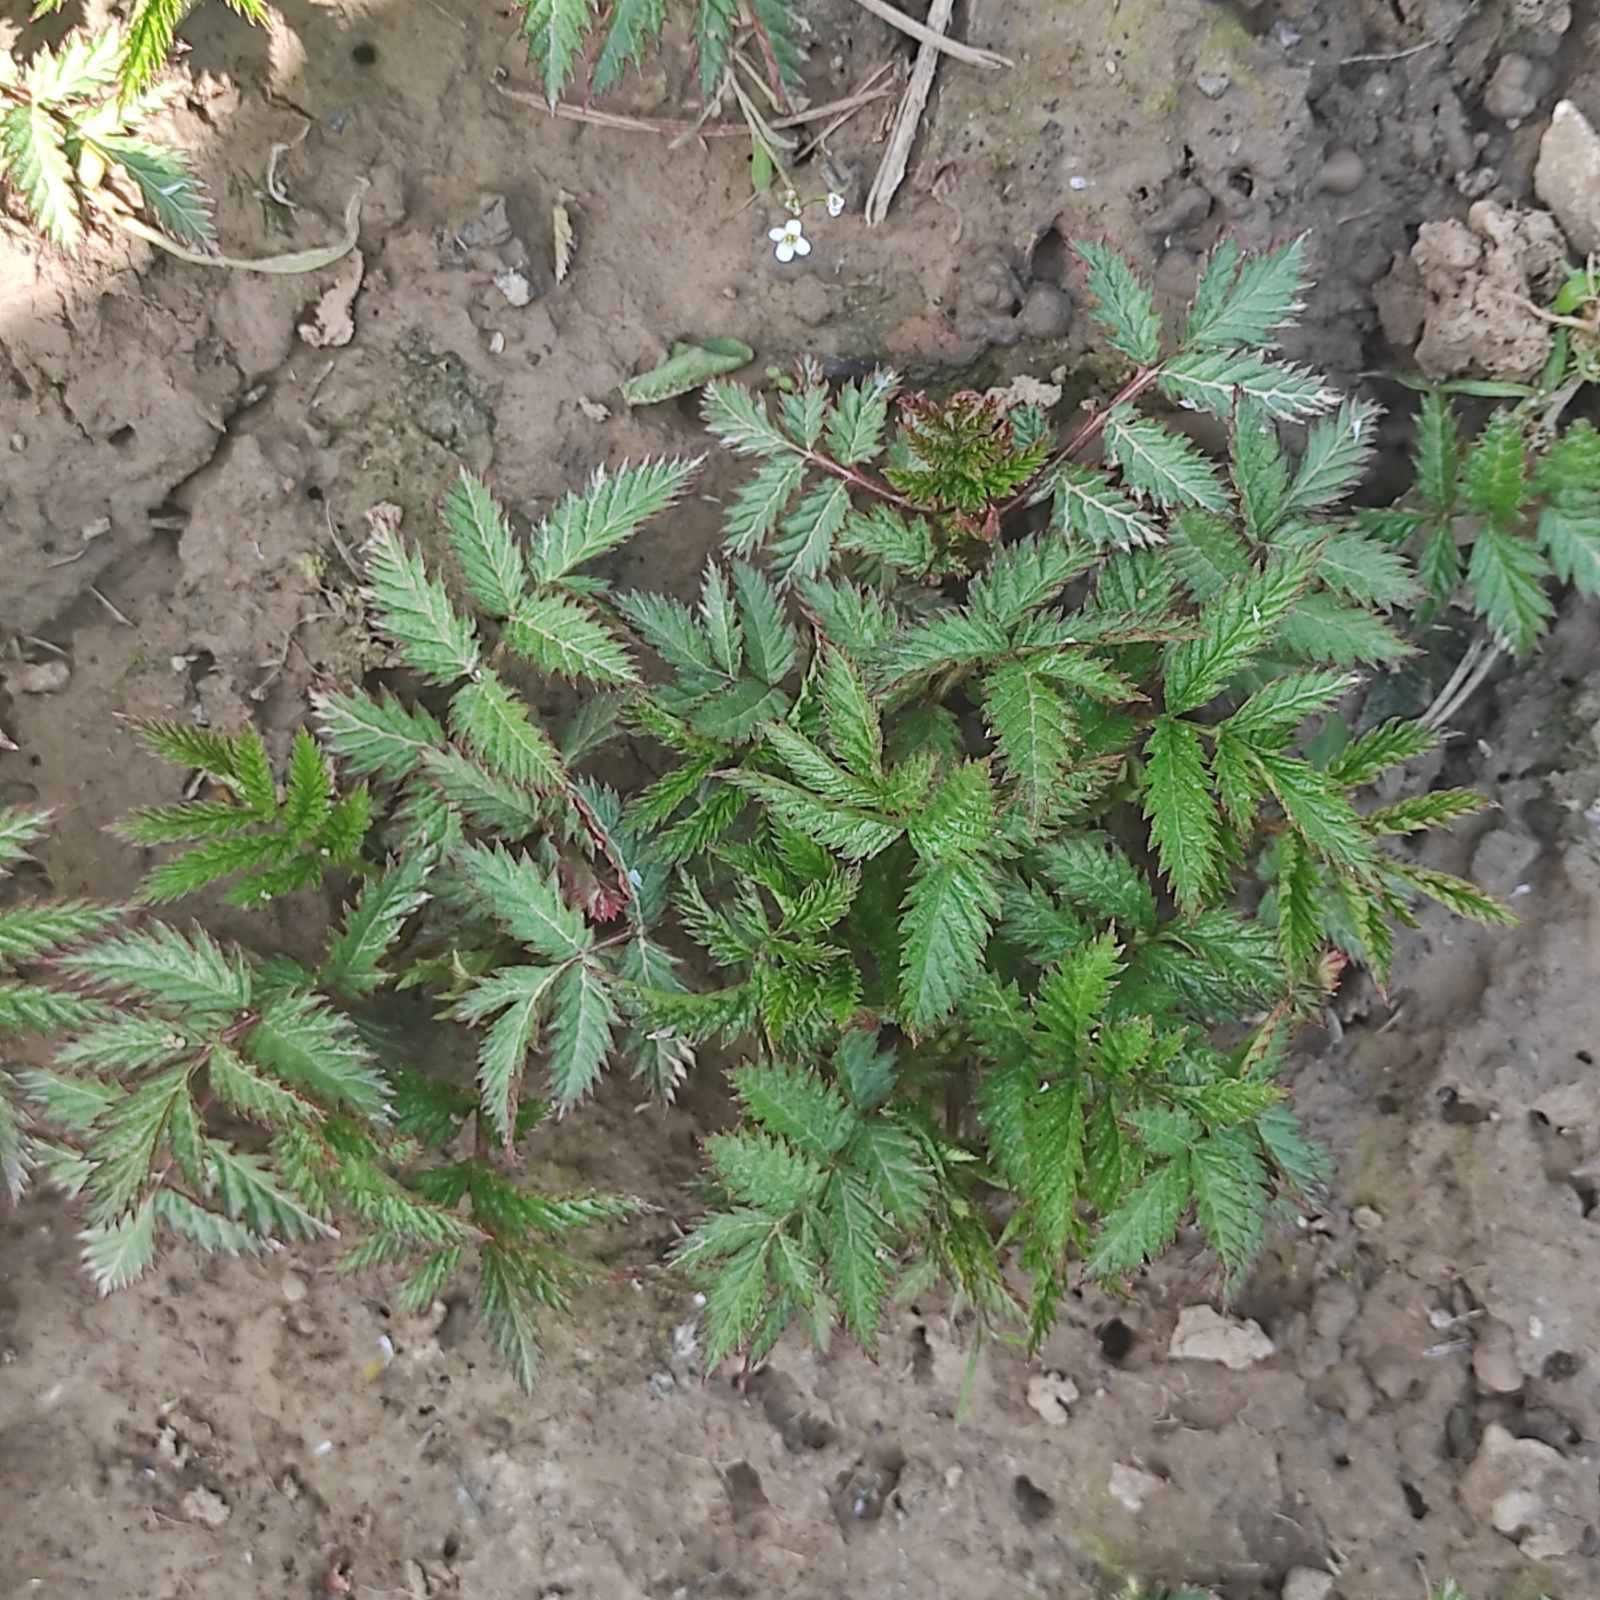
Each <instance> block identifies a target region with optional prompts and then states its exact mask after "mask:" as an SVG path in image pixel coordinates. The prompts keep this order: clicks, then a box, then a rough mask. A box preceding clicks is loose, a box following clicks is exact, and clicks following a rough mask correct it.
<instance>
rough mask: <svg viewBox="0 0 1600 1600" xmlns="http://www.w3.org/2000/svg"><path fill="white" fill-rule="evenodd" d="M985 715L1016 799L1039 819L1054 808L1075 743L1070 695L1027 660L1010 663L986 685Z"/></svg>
mask: <svg viewBox="0 0 1600 1600" xmlns="http://www.w3.org/2000/svg"><path fill="white" fill-rule="evenodd" d="M983 701H984V714H985V717H986V719H987V721H988V723H989V729H990V732H991V733H992V734H993V735H994V740H995V743H996V745H997V746H998V747H999V750H1000V755H1001V759H1002V760H1003V761H1004V762H1005V766H1006V771H1007V772H1008V773H1009V775H1010V777H1011V780H1012V782H1013V783H1014V784H1015V785H1016V786H1017V798H1018V800H1019V801H1020V802H1021V804H1022V807H1023V809H1024V811H1025V812H1026V814H1027V816H1028V817H1029V819H1030V821H1032V822H1033V823H1034V824H1036V825H1037V823H1038V822H1039V821H1040V820H1041V819H1042V818H1043V817H1045V816H1046V815H1047V814H1048V813H1049V812H1050V811H1051V809H1052V808H1053V806H1054V804H1055V802H1056V800H1057V798H1058V797H1059V793H1060V782H1061V778H1062V775H1063V774H1064V773H1065V771H1066V768H1067V762H1068V760H1069V759H1070V757H1071V753H1072V747H1073V740H1072V734H1073V719H1072V712H1071V709H1070V707H1069V706H1068V704H1067V700H1066V697H1065V696H1064V695H1063V694H1062V693H1061V691H1060V690H1059V689H1058V688H1056V686H1055V685H1054V684H1053V683H1052V682H1051V681H1050V680H1049V679H1048V678H1047V677H1046V676H1045V675H1044V674H1043V673H1041V672H1039V671H1037V670H1036V669H1035V668H1034V667H1033V666H1032V665H1030V664H1029V663H1028V662H1026V661H1008V662H1006V663H1005V664H1004V665H1002V666H1000V667H998V668H996V669H995V671H993V672H991V673H990V674H989V675H988V676H987V677H986V678H985V679H984V683H983Z"/></svg>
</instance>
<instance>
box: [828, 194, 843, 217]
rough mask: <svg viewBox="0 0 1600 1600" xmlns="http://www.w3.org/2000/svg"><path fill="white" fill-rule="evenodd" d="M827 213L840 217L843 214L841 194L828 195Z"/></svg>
mask: <svg viewBox="0 0 1600 1600" xmlns="http://www.w3.org/2000/svg"><path fill="white" fill-rule="evenodd" d="M828 215H829V216H830V217H842V216H843V215H844V196H843V195H842V194H830V195H829V196H828Z"/></svg>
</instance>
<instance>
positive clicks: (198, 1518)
mask: <svg viewBox="0 0 1600 1600" xmlns="http://www.w3.org/2000/svg"><path fill="white" fill-rule="evenodd" d="M178 1509H179V1510H180V1511H181V1512H182V1513H183V1514H184V1516H186V1517H187V1518H188V1519H189V1521H190V1522H199V1523H203V1524H204V1525H205V1526H206V1527H208V1528H220V1527H221V1526H222V1525H223V1523H225V1522H226V1521H227V1520H228V1518H229V1517H231V1516H232V1515H233V1508H232V1507H231V1506H230V1505H229V1504H228V1502H227V1501H226V1500H224V1499H223V1498H222V1496H221V1495H220V1494H218V1493H217V1492H216V1491H215V1490H213V1489H204V1488H197V1489H190V1490H189V1491H188V1492H187V1493H186V1494H185V1495H184V1497H183V1498H182V1499H181V1500H180V1501H179V1502H178Z"/></svg>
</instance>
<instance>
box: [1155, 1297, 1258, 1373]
mask: <svg viewBox="0 0 1600 1600" xmlns="http://www.w3.org/2000/svg"><path fill="white" fill-rule="evenodd" d="M1167 1354H1168V1356H1170V1357H1171V1359H1172V1360H1174V1361H1216V1362H1219V1363H1220V1364H1221V1365H1222V1366H1225V1367H1226V1368H1227V1369H1228V1370H1229V1371H1230V1372H1243V1371H1245V1369H1246V1368H1248V1367H1253V1366H1254V1365H1255V1364H1256V1363H1257V1362H1260V1361H1267V1360H1270V1359H1271V1357H1272V1356H1274V1355H1276V1354H1277V1346H1276V1345H1275V1344H1273V1342H1272V1341H1271V1340H1270V1339H1269V1338H1268V1337H1267V1336H1266V1334H1265V1333H1263V1332H1262V1330H1261V1324H1260V1323H1259V1322H1252V1321H1249V1320H1248V1319H1247V1320H1242V1321H1236V1320H1234V1319H1232V1318H1229V1317H1224V1316H1223V1315H1222V1314H1221V1313H1220V1312H1218V1311H1217V1310H1216V1309H1215V1308H1214V1307H1212V1306H1185V1307H1184V1308H1183V1310H1182V1311H1181V1312H1180V1313H1179V1314H1178V1326H1177V1328H1176V1329H1175V1330H1174V1331H1173V1335H1172V1342H1171V1344H1169V1345H1168V1347H1167Z"/></svg>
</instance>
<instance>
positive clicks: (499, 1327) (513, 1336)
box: [478, 0, 539, 1394]
mask: <svg viewBox="0 0 1600 1600" xmlns="http://www.w3.org/2000/svg"><path fill="white" fill-rule="evenodd" d="M536 3H537V0H536ZM523 1279H524V1273H523V1272H522V1270H521V1262H520V1260H519V1258H518V1256H517V1255H516V1254H515V1253H514V1252H513V1251H512V1250H511V1249H509V1248H508V1247H506V1246H505V1245H502V1244H499V1243H494V1244H486V1245H485V1246H484V1247H483V1249H482V1251H481V1252H480V1254H479V1265H478V1314H479V1316H481V1317H482V1318H483V1325H484V1328H485V1329H486V1330H487V1332H488V1335H489V1338H490V1341H491V1342H492V1343H493V1345H494V1347H495V1350H496V1351H497V1352H498V1353H499V1356H500V1359H501V1360H502V1361H504V1362H505V1364H506V1366H507V1367H509V1368H510V1369H511V1376H512V1377H513V1378H515V1379H516V1381H517V1384H518V1386H519V1387H520V1388H521V1389H522V1390H523V1392H524V1393H525V1394H531V1393H532V1392H533V1387H534V1382H535V1380H536V1379H537V1377H538V1373H539V1333H538V1327H537V1325H536V1324H535V1322H534V1317H533V1302H532V1298H531V1297H530V1295H529V1293H528V1289H527V1285H526V1284H525V1282H524V1281H523Z"/></svg>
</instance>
